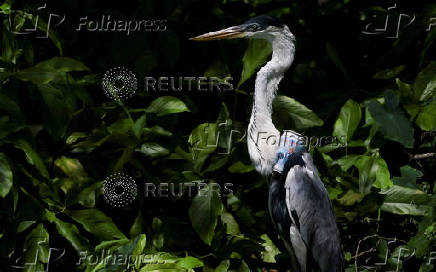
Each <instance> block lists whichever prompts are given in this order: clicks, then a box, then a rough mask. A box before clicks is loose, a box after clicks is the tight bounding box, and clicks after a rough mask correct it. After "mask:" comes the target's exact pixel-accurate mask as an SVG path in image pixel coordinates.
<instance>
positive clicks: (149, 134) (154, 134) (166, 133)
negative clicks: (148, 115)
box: [143, 126, 173, 139]
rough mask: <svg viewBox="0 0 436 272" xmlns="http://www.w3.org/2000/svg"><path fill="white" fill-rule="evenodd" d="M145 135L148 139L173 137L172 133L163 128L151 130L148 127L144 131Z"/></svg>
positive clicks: (156, 127) (155, 127)
mask: <svg viewBox="0 0 436 272" xmlns="http://www.w3.org/2000/svg"><path fill="white" fill-rule="evenodd" d="M143 134H144V136H145V137H146V138H147V139H151V138H153V137H161V136H172V135H173V134H172V133H171V132H170V131H168V130H165V129H164V128H163V127H161V126H153V127H151V128H147V127H146V128H144V129H143Z"/></svg>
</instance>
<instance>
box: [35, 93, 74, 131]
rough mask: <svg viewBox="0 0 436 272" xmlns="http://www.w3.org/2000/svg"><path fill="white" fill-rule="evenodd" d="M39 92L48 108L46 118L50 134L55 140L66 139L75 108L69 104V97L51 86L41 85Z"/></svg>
mask: <svg viewBox="0 0 436 272" xmlns="http://www.w3.org/2000/svg"><path fill="white" fill-rule="evenodd" d="M38 90H39V91H40V93H41V95H42V97H43V100H44V102H45V105H46V106H47V108H48V116H47V117H46V118H45V119H46V120H45V121H46V122H45V126H46V127H47V130H48V132H49V133H50V134H51V135H52V136H53V137H55V138H59V137H61V138H62V137H65V134H66V132H67V128H68V125H69V123H70V120H71V118H72V111H73V106H72V105H71V104H69V103H68V102H69V101H68V99H67V97H66V96H65V95H64V93H63V91H62V90H60V89H56V88H54V87H53V86H51V85H49V84H39V85H38Z"/></svg>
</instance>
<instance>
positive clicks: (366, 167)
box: [335, 155, 393, 194]
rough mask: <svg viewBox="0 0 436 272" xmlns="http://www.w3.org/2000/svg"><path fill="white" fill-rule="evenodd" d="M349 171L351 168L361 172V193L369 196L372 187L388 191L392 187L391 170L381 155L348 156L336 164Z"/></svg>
mask: <svg viewBox="0 0 436 272" xmlns="http://www.w3.org/2000/svg"><path fill="white" fill-rule="evenodd" d="M335 163H336V164H338V165H339V166H341V168H342V170H344V171H347V170H348V169H349V168H350V167H351V166H353V165H354V166H356V167H357V169H358V170H359V191H360V192H361V193H362V194H368V193H369V192H370V189H371V186H374V187H376V188H379V189H386V188H389V187H391V186H392V184H393V183H392V181H391V179H390V173H389V169H388V167H387V164H386V162H385V160H384V159H383V158H382V157H380V156H379V155H375V156H367V155H347V156H344V157H342V158H339V159H338V160H336V162H335Z"/></svg>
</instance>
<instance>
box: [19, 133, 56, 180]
mask: <svg viewBox="0 0 436 272" xmlns="http://www.w3.org/2000/svg"><path fill="white" fill-rule="evenodd" d="M12 144H13V145H14V146H15V147H16V148H18V149H21V150H23V151H24V153H25V154H26V159H27V162H28V163H29V164H31V165H34V166H35V167H36V169H38V171H39V172H40V173H41V175H42V176H43V177H45V178H48V177H49V176H48V172H47V168H46V167H45V164H44V162H43V161H42V160H41V158H40V157H39V155H38V153H36V152H35V150H33V148H32V146H31V145H30V144H29V143H28V142H26V140H24V139H17V140H14V141H13V142H12Z"/></svg>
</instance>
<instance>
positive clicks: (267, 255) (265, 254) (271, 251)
mask: <svg viewBox="0 0 436 272" xmlns="http://www.w3.org/2000/svg"><path fill="white" fill-rule="evenodd" d="M260 238H262V240H264V241H265V242H264V243H262V246H263V248H264V251H262V252H261V253H260V254H261V256H262V260H263V261H264V262H266V263H276V259H275V257H276V256H277V255H279V254H280V250H279V249H278V248H277V246H276V245H274V243H273V241H272V240H271V239H270V238H269V237H268V235H266V234H262V235H261V236H260Z"/></svg>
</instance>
